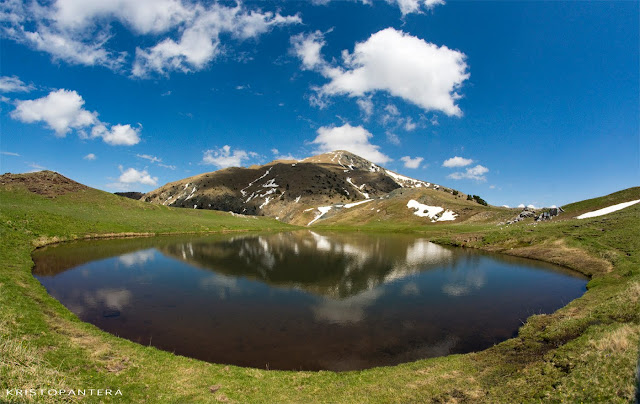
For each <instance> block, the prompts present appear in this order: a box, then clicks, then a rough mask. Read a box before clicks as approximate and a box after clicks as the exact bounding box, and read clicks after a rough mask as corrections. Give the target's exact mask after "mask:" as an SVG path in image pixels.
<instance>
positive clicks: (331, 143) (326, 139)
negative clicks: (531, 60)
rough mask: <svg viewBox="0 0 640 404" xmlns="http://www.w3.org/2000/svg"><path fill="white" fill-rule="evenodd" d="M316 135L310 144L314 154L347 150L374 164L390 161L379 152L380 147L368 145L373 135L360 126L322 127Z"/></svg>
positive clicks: (346, 124)
mask: <svg viewBox="0 0 640 404" xmlns="http://www.w3.org/2000/svg"><path fill="white" fill-rule="evenodd" d="M317 133H318V136H317V137H316V138H315V139H314V140H313V141H312V142H311V143H313V144H316V145H317V148H316V150H314V153H326V152H330V151H334V150H347V151H350V152H352V153H355V154H357V155H358V156H361V157H363V158H365V159H367V160H370V161H371V162H373V163H376V164H384V163H387V162H389V161H391V158H390V157H389V156H387V155H385V154H383V153H382V152H381V151H380V150H379V149H380V146H376V145H374V144H371V143H370V141H369V140H370V139H371V138H372V137H373V135H372V134H371V132H369V131H368V130H366V129H365V128H363V127H362V126H351V125H350V124H348V123H345V124H344V125H342V126H323V127H321V128H319V129H318V131H317Z"/></svg>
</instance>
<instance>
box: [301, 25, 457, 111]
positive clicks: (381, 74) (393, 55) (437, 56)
mask: <svg viewBox="0 0 640 404" xmlns="http://www.w3.org/2000/svg"><path fill="white" fill-rule="evenodd" d="M301 38H303V39H302V40H298V41H294V40H293V39H292V42H293V50H294V53H295V54H296V55H297V56H298V58H299V59H300V60H301V62H302V67H303V68H304V69H314V70H316V71H318V72H319V73H320V74H322V75H323V76H324V77H325V78H327V79H328V80H329V82H328V83H326V84H325V85H323V86H321V87H320V88H318V89H317V92H318V96H319V97H330V96H336V95H346V96H348V97H355V98H362V97H365V96H367V95H371V94H373V93H375V92H384V93H388V94H390V95H392V96H395V97H399V98H402V99H403V100H405V101H407V102H410V103H413V104H415V105H417V106H418V107H420V108H422V109H423V110H425V111H440V112H443V113H445V114H447V115H449V116H462V111H461V110H460V107H459V106H458V105H456V101H457V100H458V99H459V98H461V95H460V94H459V92H458V91H459V90H460V88H461V87H462V84H463V83H464V81H466V80H467V79H468V78H469V73H468V71H467V70H468V67H467V63H466V55H465V54H464V53H462V52H459V51H457V50H452V49H449V48H447V47H446V46H437V45H435V44H432V43H429V42H426V41H425V40H423V39H420V38H418V37H415V36H412V35H410V34H407V33H405V32H402V31H398V30H396V29H394V28H386V29H384V30H381V31H378V32H376V33H374V34H372V35H371V36H370V37H369V38H368V39H367V40H366V41H364V42H359V43H356V45H355V47H354V50H353V52H351V53H350V52H349V51H347V50H344V51H343V52H342V65H338V66H331V65H330V64H329V63H328V62H326V61H324V60H323V58H322V55H321V48H322V46H323V45H324V39H323V38H322V34H321V33H319V32H318V31H316V32H315V33H312V34H308V35H306V36H302V37H301ZM296 44H301V45H300V46H297V45H296Z"/></svg>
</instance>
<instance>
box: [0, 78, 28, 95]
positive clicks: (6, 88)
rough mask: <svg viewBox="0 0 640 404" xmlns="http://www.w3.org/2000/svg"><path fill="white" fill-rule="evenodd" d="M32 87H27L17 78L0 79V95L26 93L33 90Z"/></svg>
mask: <svg viewBox="0 0 640 404" xmlns="http://www.w3.org/2000/svg"><path fill="white" fill-rule="evenodd" d="M33 88H34V87H33V86H32V85H27V84H24V83H23V82H22V80H20V79H19V78H18V76H3V77H0V93H28V92H29V91H31V90H33Z"/></svg>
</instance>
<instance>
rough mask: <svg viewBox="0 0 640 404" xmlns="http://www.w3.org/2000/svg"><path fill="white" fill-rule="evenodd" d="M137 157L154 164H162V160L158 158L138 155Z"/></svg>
mask: <svg viewBox="0 0 640 404" xmlns="http://www.w3.org/2000/svg"><path fill="white" fill-rule="evenodd" d="M136 157H139V158H141V159H145V160H149V161H150V162H152V163H162V159H161V158H159V157H156V156H151V155H149V154H136Z"/></svg>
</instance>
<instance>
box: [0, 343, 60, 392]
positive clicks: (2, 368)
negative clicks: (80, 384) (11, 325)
mask: <svg viewBox="0 0 640 404" xmlns="http://www.w3.org/2000/svg"><path fill="white" fill-rule="evenodd" d="M7 380H11V385H6V384H5V383H6V381H7ZM0 388H2V390H5V389H19V390H29V389H36V390H39V389H49V388H53V389H58V390H59V389H64V390H69V389H70V388H69V386H68V384H67V381H66V378H65V377H64V375H63V374H61V373H60V372H59V371H58V370H56V369H54V368H52V367H51V365H50V364H48V363H47V362H46V361H44V360H43V359H41V355H40V353H39V352H38V350H37V349H35V348H33V347H31V346H30V345H29V344H28V343H27V342H24V341H17V340H9V339H6V338H4V337H2V336H0ZM3 396H4V397H3V398H2V399H3V400H6V401H7V402H25V401H38V402H43V401H44V402H51V403H54V402H68V401H70V400H69V398H68V397H64V398H63V397H58V396H46V395H45V396H30V395H27V396H26V397H25V396H14V395H4V394H3Z"/></svg>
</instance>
